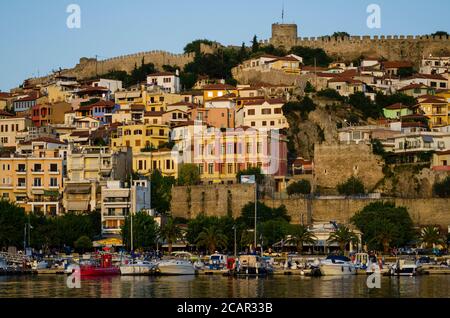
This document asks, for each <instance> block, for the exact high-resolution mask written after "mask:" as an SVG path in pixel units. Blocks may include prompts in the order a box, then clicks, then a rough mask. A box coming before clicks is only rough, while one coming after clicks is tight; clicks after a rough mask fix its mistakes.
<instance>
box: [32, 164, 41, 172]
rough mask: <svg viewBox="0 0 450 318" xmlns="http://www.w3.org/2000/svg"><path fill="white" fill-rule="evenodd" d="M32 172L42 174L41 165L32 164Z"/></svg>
mask: <svg viewBox="0 0 450 318" xmlns="http://www.w3.org/2000/svg"><path fill="white" fill-rule="evenodd" d="M33 171H34V172H42V166H41V164H40V163H35V164H34V169H33Z"/></svg>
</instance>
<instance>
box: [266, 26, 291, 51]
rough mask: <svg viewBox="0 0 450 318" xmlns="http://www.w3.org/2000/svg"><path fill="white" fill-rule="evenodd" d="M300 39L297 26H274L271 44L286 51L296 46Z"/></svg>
mask: <svg viewBox="0 0 450 318" xmlns="http://www.w3.org/2000/svg"><path fill="white" fill-rule="evenodd" d="M297 38H298V30H297V24H279V23H274V24H272V38H271V39H270V44H272V45H274V46H275V47H280V46H283V47H284V48H286V49H289V48H291V47H292V46H295V45H296V43H297Z"/></svg>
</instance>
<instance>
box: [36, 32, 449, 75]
mask: <svg viewBox="0 0 450 318" xmlns="http://www.w3.org/2000/svg"><path fill="white" fill-rule="evenodd" d="M260 43H261V45H269V44H272V45H274V46H275V47H283V48H285V49H290V48H291V47H293V46H305V47H310V48H321V49H323V50H324V51H325V52H326V53H327V54H329V55H331V56H332V57H334V58H335V59H337V60H342V61H347V62H350V61H353V60H355V59H357V58H359V57H360V56H361V55H364V56H365V57H377V58H386V59H389V60H411V61H413V62H415V63H416V64H417V65H418V64H419V62H420V59H421V58H422V57H423V56H428V55H430V54H432V55H435V56H443V55H447V56H449V55H450V38H449V37H448V36H444V37H438V36H436V37H432V36H412V35H409V36H403V35H393V36H389V35H388V36H380V37H378V36H374V37H370V36H350V37H337V38H336V37H328V36H327V37H317V38H315V37H311V38H302V37H299V36H298V28H297V25H296V24H278V23H275V24H272V37H271V39H270V40H263V41H260ZM217 47H218V46H217V45H213V46H211V47H209V46H207V45H202V46H201V51H202V52H203V53H212V52H214V51H215V50H216V49H217ZM143 59H144V61H145V63H153V64H154V65H155V66H156V67H157V68H159V69H161V68H162V66H163V65H165V64H167V65H177V66H178V67H180V68H183V67H184V66H185V65H186V64H187V63H189V62H192V61H193V60H194V53H189V54H172V53H168V52H165V51H149V52H141V53H136V54H130V55H123V56H119V57H115V58H111V59H106V60H100V61H98V60H97V59H92V58H81V59H80V62H79V64H77V65H76V66H75V67H74V68H72V69H67V70H62V71H61V75H65V76H73V77H77V78H78V79H81V80H82V79H87V78H93V77H95V76H96V75H102V74H105V73H107V72H109V71H112V70H117V71H127V72H131V71H132V70H133V68H134V66H135V65H140V63H142V60H143ZM51 78H52V75H49V76H45V77H40V78H32V79H29V83H30V84H40V83H45V82H47V81H49V80H50V79H51Z"/></svg>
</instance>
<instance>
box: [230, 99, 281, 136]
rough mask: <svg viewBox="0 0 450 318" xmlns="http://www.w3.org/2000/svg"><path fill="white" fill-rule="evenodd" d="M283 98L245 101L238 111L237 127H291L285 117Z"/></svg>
mask: <svg viewBox="0 0 450 318" xmlns="http://www.w3.org/2000/svg"><path fill="white" fill-rule="evenodd" d="M284 103H285V101H284V100H283V99H276V98H273V99H265V100H255V101H250V102H247V103H245V105H244V106H242V107H241V108H239V109H238V110H237V111H236V125H235V126H236V127H239V126H247V127H252V128H256V129H284V128H289V124H288V121H287V119H286V117H284V114H283V110H282V107H283V105H284Z"/></svg>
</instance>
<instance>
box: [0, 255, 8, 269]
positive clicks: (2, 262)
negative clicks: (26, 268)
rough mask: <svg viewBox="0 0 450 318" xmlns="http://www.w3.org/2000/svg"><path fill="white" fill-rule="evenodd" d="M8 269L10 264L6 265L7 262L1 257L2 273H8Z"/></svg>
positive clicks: (0, 266)
mask: <svg viewBox="0 0 450 318" xmlns="http://www.w3.org/2000/svg"><path fill="white" fill-rule="evenodd" d="M7 269H8V264H7V263H6V260H5V259H4V258H2V257H0V272H6V270H7Z"/></svg>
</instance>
